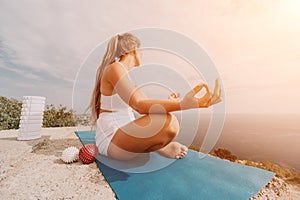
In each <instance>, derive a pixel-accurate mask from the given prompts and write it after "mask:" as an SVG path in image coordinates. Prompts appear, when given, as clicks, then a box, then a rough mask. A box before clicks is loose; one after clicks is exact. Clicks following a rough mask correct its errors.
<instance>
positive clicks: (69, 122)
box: [0, 96, 76, 130]
mask: <svg viewBox="0 0 300 200" xmlns="http://www.w3.org/2000/svg"><path fill="white" fill-rule="evenodd" d="M21 109H22V102H21V101H18V100H16V99H12V98H11V99H8V98H6V97H4V96H0V130H7V129H18V128H19V123H20V116H21ZM74 113H75V111H73V110H72V109H71V110H67V107H66V106H64V105H62V104H61V105H59V106H58V107H55V106H54V105H53V104H51V105H47V106H46V109H45V111H44V118H43V127H65V126H75V125H76V119H75V114H74Z"/></svg>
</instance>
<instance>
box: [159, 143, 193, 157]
mask: <svg viewBox="0 0 300 200" xmlns="http://www.w3.org/2000/svg"><path fill="white" fill-rule="evenodd" d="M187 151H188V148H187V147H186V146H185V145H183V144H180V143H178V142H170V143H169V144H167V145H166V146H164V147H163V148H161V149H159V150H157V152H158V153H159V154H160V155H162V156H165V157H168V158H176V159H181V158H183V156H185V155H186V154H187Z"/></svg>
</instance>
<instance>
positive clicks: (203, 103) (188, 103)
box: [108, 64, 211, 114]
mask: <svg viewBox="0 0 300 200" xmlns="http://www.w3.org/2000/svg"><path fill="white" fill-rule="evenodd" d="M108 70H110V71H109V72H108V73H109V77H108V78H109V81H110V83H111V84H112V85H113V86H114V88H115V90H116V91H117V93H118V94H119V95H120V97H121V98H122V99H123V100H124V101H125V102H126V103H127V104H128V105H129V106H131V107H132V108H133V109H134V110H136V111H137V112H138V113H140V114H148V113H167V112H173V111H179V110H186V109H191V108H201V107H208V106H209V105H211V104H210V100H211V94H210V93H209V90H208V87H207V86H206V85H205V84H201V85H198V86H196V87H195V88H194V89H193V90H191V91H190V92H189V93H188V94H186V95H185V97H184V98H183V100H182V101H169V100H153V99H148V98H147V96H146V95H145V94H144V92H143V91H142V90H141V89H139V88H137V87H136V86H135V85H134V84H133V83H132V82H131V81H130V79H129V77H128V74H127V73H126V71H125V69H123V68H122V67H121V66H119V65H118V64H112V65H111V66H110V67H109V69H108ZM203 87H205V88H206V90H207V93H206V94H205V95H204V97H202V98H195V97H194V95H195V94H197V93H198V92H199V91H200V90H202V88H203Z"/></svg>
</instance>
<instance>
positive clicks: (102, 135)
mask: <svg viewBox="0 0 300 200" xmlns="http://www.w3.org/2000/svg"><path fill="white" fill-rule="evenodd" d="M134 119H135V117H134V114H133V112H132V108H128V109H127V108H125V109H122V110H118V111H117V112H102V113H100V115H99V118H98V120H97V123H96V124H97V129H96V135H95V141H96V145H97V147H98V150H99V153H100V154H101V155H104V156H107V150H108V146H109V144H110V142H111V140H112V138H113V137H114V135H115V133H116V132H117V130H118V129H119V128H120V127H122V126H124V125H126V124H128V123H129V122H131V121H133V120H134Z"/></svg>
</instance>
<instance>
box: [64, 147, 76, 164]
mask: <svg viewBox="0 0 300 200" xmlns="http://www.w3.org/2000/svg"><path fill="white" fill-rule="evenodd" d="M78 152H79V150H78V149H77V148H76V147H73V146H71V147H68V148H66V149H65V150H64V151H63V152H62V154H61V159H62V161H64V162H65V163H72V162H75V161H77V160H78Z"/></svg>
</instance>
